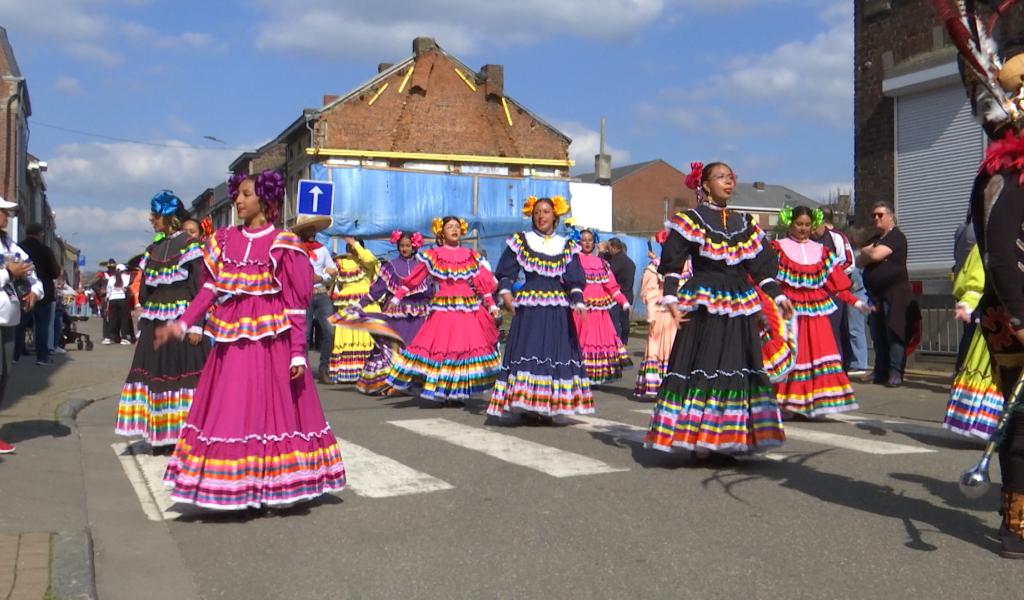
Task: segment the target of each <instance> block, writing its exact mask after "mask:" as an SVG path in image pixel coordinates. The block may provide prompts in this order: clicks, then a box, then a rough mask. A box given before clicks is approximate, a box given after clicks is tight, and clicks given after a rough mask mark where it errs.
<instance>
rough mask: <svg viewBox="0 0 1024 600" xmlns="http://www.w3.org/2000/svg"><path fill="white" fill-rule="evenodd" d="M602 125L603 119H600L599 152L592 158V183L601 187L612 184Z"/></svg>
mask: <svg viewBox="0 0 1024 600" xmlns="http://www.w3.org/2000/svg"><path fill="white" fill-rule="evenodd" d="M604 123H605V118H604V117H601V151H600V153H599V154H598V155H597V156H595V157H594V181H595V182H597V183H599V184H601V185H611V183H612V157H611V155H609V154H608V153H607V152H605V146H604Z"/></svg>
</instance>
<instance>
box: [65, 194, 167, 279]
mask: <svg viewBox="0 0 1024 600" xmlns="http://www.w3.org/2000/svg"><path fill="white" fill-rule="evenodd" d="M54 212H55V213H56V214H57V218H56V220H57V230H58V231H59V232H60V234H61V236H63V237H64V238H65V239H67V240H68V241H69V242H71V243H72V244H74V245H76V246H78V248H79V249H80V250H81V251H82V254H83V255H85V257H86V261H87V263H86V269H95V268H96V263H97V262H99V261H101V260H106V259H107V258H114V259H115V260H117V261H121V262H125V261H127V260H128V259H129V258H131V257H132V256H135V255H136V254H138V253H140V252H142V251H143V250H144V249H145V248H146V245H148V244H149V243H150V241H152V238H153V230H152V228H151V227H150V225H149V210H148V209H145V208H119V209H109V208H100V207H98V206H57V207H56V208H55V209H54Z"/></svg>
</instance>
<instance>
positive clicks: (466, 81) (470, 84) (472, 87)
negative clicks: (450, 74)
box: [453, 67, 476, 92]
mask: <svg viewBox="0 0 1024 600" xmlns="http://www.w3.org/2000/svg"><path fill="white" fill-rule="evenodd" d="M453 68H454V67H453ZM455 74H456V75H458V76H459V78H460V79H462V81H463V82H464V83H465V84H466V85H467V86H469V89H471V90H473V91H474V92H475V91H476V84H475V83H473V82H472V81H470V80H469V77H466V75H465V74H464V73H463V72H462V71H460V70H459V69H458V68H455Z"/></svg>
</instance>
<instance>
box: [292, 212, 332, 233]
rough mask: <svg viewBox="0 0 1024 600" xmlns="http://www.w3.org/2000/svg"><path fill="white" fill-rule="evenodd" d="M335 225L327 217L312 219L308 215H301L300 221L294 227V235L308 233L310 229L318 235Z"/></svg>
mask: <svg viewBox="0 0 1024 600" xmlns="http://www.w3.org/2000/svg"><path fill="white" fill-rule="evenodd" d="M333 223H334V221H333V220H332V219H331V218H330V217H327V216H316V217H310V216H307V215H299V220H298V221H296V222H295V224H294V225H292V233H302V232H303V231H308V230H310V229H312V230H313V232H314V233H316V232H318V231H323V230H324V229H327V228H328V227H330V226H331V225H332V224H333Z"/></svg>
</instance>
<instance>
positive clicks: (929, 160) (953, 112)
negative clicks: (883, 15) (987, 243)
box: [896, 85, 985, 272]
mask: <svg viewBox="0 0 1024 600" xmlns="http://www.w3.org/2000/svg"><path fill="white" fill-rule="evenodd" d="M984 151H985V135H984V132H982V130H981V127H980V126H979V125H978V123H977V121H975V119H974V117H973V116H972V115H971V106H970V103H968V101H967V97H966V96H965V95H964V92H963V88H961V87H960V86H959V85H957V86H946V87H942V88H938V89H932V90H928V91H925V92H919V93H916V94H907V95H905V96H899V97H898V98H897V99H896V216H897V219H898V220H899V226H900V229H902V230H903V232H904V233H905V234H906V236H907V242H908V244H909V251H908V259H907V266H908V268H909V269H910V270H911V271H914V272H921V271H924V270H944V271H948V270H949V269H950V268H951V267H952V265H953V234H954V232H955V230H956V226H957V225H958V224H959V223H961V222H962V220H963V218H964V216H965V215H966V214H967V204H968V199H969V196H970V193H971V185H972V183H973V182H974V175H975V173H977V169H978V164H979V163H980V162H981V159H982V156H983V154H984Z"/></svg>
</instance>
